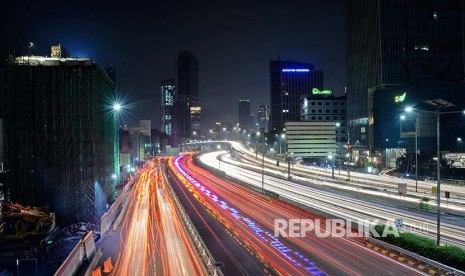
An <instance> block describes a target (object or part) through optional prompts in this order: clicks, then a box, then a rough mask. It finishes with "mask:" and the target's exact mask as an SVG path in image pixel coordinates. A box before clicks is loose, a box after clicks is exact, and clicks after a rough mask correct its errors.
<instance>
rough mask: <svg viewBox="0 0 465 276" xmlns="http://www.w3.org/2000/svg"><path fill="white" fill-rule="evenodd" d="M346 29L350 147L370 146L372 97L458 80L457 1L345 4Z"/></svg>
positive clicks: (459, 29)
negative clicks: (427, 82)
mask: <svg viewBox="0 0 465 276" xmlns="http://www.w3.org/2000/svg"><path fill="white" fill-rule="evenodd" d="M346 31H347V90H348V94H347V116H348V124H349V139H350V141H349V142H350V143H351V144H354V145H359V146H360V147H363V146H366V147H368V146H370V147H371V145H372V143H373V135H376V133H375V132H373V123H374V122H373V120H374V117H373V109H374V106H373V105H374V103H373V94H374V93H379V91H380V90H384V89H391V88H392V87H394V86H397V85H401V84H405V83H410V82H417V81H422V80H440V81H444V82H454V81H461V80H463V77H464V68H463V67H464V58H463V55H464V46H463V38H464V36H463V31H464V28H463V4H462V1H460V0H448V1H437V0H418V1H403V0H380V1H371V0H357V1H352V0H351V1H347V16H346ZM375 91H377V92H375ZM375 105H376V104H375ZM370 132H371V133H370Z"/></svg>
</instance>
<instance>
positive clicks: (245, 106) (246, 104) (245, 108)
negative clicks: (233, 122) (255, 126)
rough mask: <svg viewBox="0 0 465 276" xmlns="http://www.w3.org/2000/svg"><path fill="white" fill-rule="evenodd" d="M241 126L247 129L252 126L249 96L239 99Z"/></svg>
mask: <svg viewBox="0 0 465 276" xmlns="http://www.w3.org/2000/svg"><path fill="white" fill-rule="evenodd" d="M239 127H240V128H241V129H245V130H250V129H251V128H252V126H251V122H250V101H249V100H248V99H247V98H243V99H240V100H239Z"/></svg>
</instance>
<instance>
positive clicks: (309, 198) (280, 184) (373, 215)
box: [200, 152, 465, 246]
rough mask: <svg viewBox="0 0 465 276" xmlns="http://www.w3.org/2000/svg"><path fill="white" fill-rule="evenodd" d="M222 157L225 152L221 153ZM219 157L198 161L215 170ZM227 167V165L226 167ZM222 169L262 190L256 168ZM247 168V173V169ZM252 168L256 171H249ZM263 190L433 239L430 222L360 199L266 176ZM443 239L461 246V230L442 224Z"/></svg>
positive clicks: (238, 165)
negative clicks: (400, 226) (393, 224)
mask: <svg viewBox="0 0 465 276" xmlns="http://www.w3.org/2000/svg"><path fill="white" fill-rule="evenodd" d="M223 153H224V152H223ZM219 154H220V153H218V152H216V153H207V154H204V155H202V156H201V157H200V159H201V162H203V163H205V164H207V165H209V166H211V167H216V166H217V163H218V161H217V159H216V158H217V157H218V155H219ZM228 163H230V164H228ZM221 166H222V167H221V169H222V170H224V171H225V172H226V174H227V175H229V176H231V177H233V178H237V179H239V180H241V181H244V182H247V183H250V184H253V185H254V186H257V187H261V173H258V172H256V171H257V170H259V169H260V170H261V168H259V167H258V166H253V165H249V164H243V163H240V162H237V161H233V160H229V161H228V162H222V165H221ZM243 167H247V168H250V169H246V168H243ZM252 168H254V169H255V170H256V171H253V170H251V169H252ZM271 171H272V170H268V172H271ZM265 185H266V186H265V188H266V189H267V190H270V191H273V192H276V193H278V194H279V195H280V196H282V197H285V198H288V199H291V200H293V201H294V202H297V203H300V204H303V205H304V206H308V207H311V208H313V209H316V210H322V211H325V212H326V213H329V214H332V215H335V216H337V217H341V218H346V219H351V220H353V221H356V220H359V221H360V220H365V221H369V220H370V219H381V220H382V221H391V222H393V221H394V219H396V218H402V219H403V221H404V224H405V225H406V230H408V229H412V230H415V231H419V230H420V231H423V233H424V235H427V233H428V236H433V235H435V230H436V223H435V221H434V220H433V219H427V218H422V217H418V215H416V214H414V213H410V212H406V211H402V210H397V209H395V208H392V207H389V206H383V205H379V204H374V203H369V202H366V201H363V200H360V199H355V198H350V197H347V196H341V195H338V194H335V193H331V192H326V191H321V190H318V189H316V188H312V187H308V186H305V185H302V184H298V183H294V182H291V181H287V180H283V179H280V178H276V177H271V176H265ZM441 227H442V230H443V231H442V235H443V237H444V238H445V239H444V240H445V241H448V242H449V243H452V244H454V245H459V246H463V245H464V244H465V237H464V236H463V232H464V231H465V229H464V228H463V227H459V226H455V225H450V224H447V223H444V224H442V225H441Z"/></svg>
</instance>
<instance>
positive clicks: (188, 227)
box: [167, 171, 223, 276]
mask: <svg viewBox="0 0 465 276" xmlns="http://www.w3.org/2000/svg"><path fill="white" fill-rule="evenodd" d="M170 173H171V177H172V178H173V179H178V178H177V177H176V176H175V173H174V172H171V171H170ZM174 181H176V180H174ZM178 181H180V180H179V179H178ZM167 187H168V192H169V193H170V194H171V196H172V198H173V200H174V203H175V205H176V207H177V210H178V211H179V214H180V216H181V218H182V219H183V222H184V223H183V227H184V230H185V231H186V232H187V233H189V236H190V238H191V241H192V242H193V244H194V245H195V247H196V249H197V254H198V256H200V257H201V259H202V260H203V262H204V265H205V268H206V270H207V271H208V273H209V274H210V275H218V276H223V272H222V271H221V269H220V268H218V267H216V266H215V264H216V262H215V259H214V258H213V256H212V254H211V253H210V251H209V250H208V248H207V246H206V245H205V243H204V241H203V240H202V237H201V236H200V234H199V232H197V229H196V228H195V226H194V224H193V223H192V221H191V219H190V218H189V216H188V215H187V212H186V210H185V209H184V207H183V206H182V204H181V202H180V201H179V198H178V196H177V195H176V193H175V192H174V190H173V187H171V184H170V182H169V181H167Z"/></svg>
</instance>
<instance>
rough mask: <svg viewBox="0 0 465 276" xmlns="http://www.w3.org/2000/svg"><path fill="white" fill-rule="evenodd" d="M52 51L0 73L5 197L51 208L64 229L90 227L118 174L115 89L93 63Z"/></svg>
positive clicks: (12, 62) (19, 60)
mask: <svg viewBox="0 0 465 276" xmlns="http://www.w3.org/2000/svg"><path fill="white" fill-rule="evenodd" d="M60 47H61V46H60ZM53 50H54V51H55V53H54V51H53ZM53 50H52V57H51V58H47V57H38V56H25V57H16V58H13V57H10V58H9V60H8V64H7V65H5V66H4V68H3V70H1V71H0V72H2V73H3V76H2V77H3V78H1V79H3V84H2V86H1V89H0V92H1V94H2V95H1V97H2V102H1V103H2V104H1V105H2V106H1V107H0V119H3V131H4V141H3V144H4V170H6V171H7V181H8V182H7V186H6V190H7V193H6V194H8V195H9V198H8V199H9V200H11V201H13V202H19V203H21V204H25V205H32V206H49V207H50V211H53V212H55V213H56V217H57V222H58V223H59V224H62V225H63V224H69V223H73V222H76V221H95V220H96V219H97V218H98V216H99V215H101V214H102V213H103V212H104V211H105V206H106V204H107V203H110V201H111V200H112V195H113V190H114V186H115V184H116V183H115V181H116V180H115V179H114V174H117V172H118V158H117V156H118V153H117V147H115V145H117V135H116V131H117V129H116V123H115V122H116V120H115V115H114V114H113V113H112V112H113V111H112V109H111V102H112V100H113V99H114V83H113V82H112V81H111V79H110V78H109V77H108V76H107V74H106V73H105V71H104V70H103V69H102V68H101V67H100V66H99V65H98V64H97V63H95V62H93V61H92V60H90V59H87V58H69V57H68V56H67V55H66V54H67V52H65V51H61V53H65V55H63V54H60V55H59V56H57V55H56V52H57V50H56V49H53ZM54 54H55V55H54ZM109 106H110V108H109Z"/></svg>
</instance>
